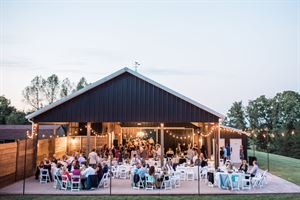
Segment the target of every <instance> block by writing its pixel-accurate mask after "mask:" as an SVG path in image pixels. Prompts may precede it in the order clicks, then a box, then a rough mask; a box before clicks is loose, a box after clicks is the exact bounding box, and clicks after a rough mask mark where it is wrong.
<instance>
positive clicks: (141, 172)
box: [137, 163, 146, 180]
mask: <svg viewBox="0 0 300 200" xmlns="http://www.w3.org/2000/svg"><path fill="white" fill-rule="evenodd" d="M137 174H138V175H140V177H141V179H142V180H145V174H146V168H145V165H143V166H142V164H141V163H139V164H138V171H137Z"/></svg>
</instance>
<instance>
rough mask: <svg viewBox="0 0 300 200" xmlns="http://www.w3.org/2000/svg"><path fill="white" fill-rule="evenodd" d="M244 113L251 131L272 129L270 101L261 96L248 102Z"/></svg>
mask: <svg viewBox="0 0 300 200" xmlns="http://www.w3.org/2000/svg"><path fill="white" fill-rule="evenodd" d="M246 113H247V119H248V121H249V125H250V128H251V129H268V130H272V129H273V127H272V124H273V123H272V120H273V116H272V114H273V113H272V99H268V98H266V97H265V95H262V96H260V97H258V98H257V99H255V100H253V101H249V104H248V106H247V108H246Z"/></svg>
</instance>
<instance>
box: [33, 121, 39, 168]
mask: <svg viewBox="0 0 300 200" xmlns="http://www.w3.org/2000/svg"><path fill="white" fill-rule="evenodd" d="M32 134H33V159H32V170H33V173H35V170H36V161H37V146H38V142H39V124H38V123H33V124H32Z"/></svg>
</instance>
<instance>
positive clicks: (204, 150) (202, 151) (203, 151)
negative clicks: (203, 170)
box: [200, 145, 207, 159]
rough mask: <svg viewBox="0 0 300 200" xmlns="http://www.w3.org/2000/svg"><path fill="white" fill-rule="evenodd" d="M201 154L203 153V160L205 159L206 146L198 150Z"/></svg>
mask: <svg viewBox="0 0 300 200" xmlns="http://www.w3.org/2000/svg"><path fill="white" fill-rule="evenodd" d="M200 151H201V153H203V156H204V158H205V159H207V151H206V146H205V145H202V146H201V149H200Z"/></svg>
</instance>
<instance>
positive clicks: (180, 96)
mask: <svg viewBox="0 0 300 200" xmlns="http://www.w3.org/2000/svg"><path fill="white" fill-rule="evenodd" d="M125 72H128V73H130V74H132V75H134V76H136V77H138V78H140V79H142V80H144V81H146V82H148V83H150V84H153V85H155V86H156V87H158V88H160V89H162V90H165V91H166V92H169V93H171V94H173V95H174V96H177V97H178V98H181V99H183V100H185V101H187V102H189V103H191V104H193V105H195V106H197V107H198V108H201V109H203V110H205V111H207V112H209V113H211V114H213V115H215V116H217V117H219V118H221V119H224V115H222V114H220V113H218V112H216V111H214V110H212V109H210V108H208V107H206V106H204V105H202V104H200V103H198V102H196V101H194V100H192V99H190V98H188V97H186V96H184V95H182V94H179V93H178V92H175V91H174V90H172V89H170V88H168V87H165V86H163V85H161V84H159V83H157V82H155V81H153V80H151V79H149V78H147V77H145V76H143V75H141V74H140V73H138V72H135V71H133V70H131V69H129V68H127V67H125V68H123V69H120V70H118V71H116V72H114V73H112V74H110V75H108V76H106V77H104V78H102V79H100V80H98V81H96V82H94V83H92V84H90V85H88V86H86V87H85V88H83V89H81V90H78V91H76V92H74V93H72V94H70V95H68V96H66V97H64V98H62V99H59V100H57V101H56V102H54V103H52V104H49V105H47V106H45V107H43V108H41V109H39V110H37V111H35V112H33V113H31V114H29V115H27V116H26V119H29V120H30V119H32V118H34V117H36V116H38V115H40V114H42V113H44V112H46V111H48V110H50V109H52V108H54V107H56V106H59V105H61V104H63V103H64V102H67V101H69V100H71V99H73V98H75V97H77V96H79V95H81V94H83V93H85V92H87V91H89V90H91V89H93V88H95V87H97V86H99V85H101V84H103V83H105V82H107V81H109V80H111V79H113V78H115V77H117V76H119V75H121V74H123V73H125Z"/></svg>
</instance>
